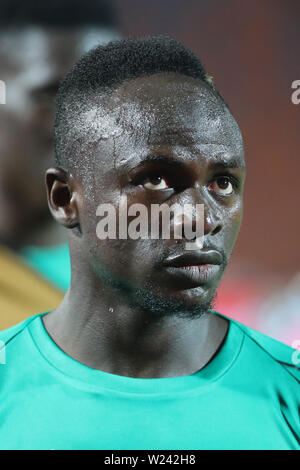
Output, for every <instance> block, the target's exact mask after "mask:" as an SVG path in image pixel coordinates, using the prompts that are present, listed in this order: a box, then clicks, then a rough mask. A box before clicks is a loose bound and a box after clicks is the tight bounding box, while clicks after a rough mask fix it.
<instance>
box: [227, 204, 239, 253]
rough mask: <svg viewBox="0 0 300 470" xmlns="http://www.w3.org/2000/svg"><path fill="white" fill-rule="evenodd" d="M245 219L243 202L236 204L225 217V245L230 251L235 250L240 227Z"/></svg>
mask: <svg viewBox="0 0 300 470" xmlns="http://www.w3.org/2000/svg"><path fill="white" fill-rule="evenodd" d="M242 218H243V203H242V201H241V202H239V203H238V204H236V205H235V206H234V207H233V208H232V209H231V210H230V211H229V213H228V212H226V214H225V215H224V219H223V220H224V226H223V233H224V242H225V243H224V244H225V247H226V248H228V249H229V250H230V251H231V250H232V249H233V246H234V244H235V241H236V239H237V236H238V233H239V230H240V226H241V223H242Z"/></svg>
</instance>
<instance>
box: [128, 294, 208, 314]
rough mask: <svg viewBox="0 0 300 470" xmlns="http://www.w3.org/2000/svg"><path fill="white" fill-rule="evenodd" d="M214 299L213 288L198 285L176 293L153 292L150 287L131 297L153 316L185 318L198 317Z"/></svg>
mask: <svg viewBox="0 0 300 470" xmlns="http://www.w3.org/2000/svg"><path fill="white" fill-rule="evenodd" d="M214 301H215V289H214V290H209V291H208V290H204V289H203V288H199V287H198V288H195V289H189V290H187V291H180V292H176V293H162V292H159V293H155V292H154V291H151V290H150V289H141V290H139V291H137V292H135V295H134V296H133V298H132V302H133V304H134V305H135V306H136V307H139V308H141V309H142V310H144V311H147V312H149V313H151V314H153V315H155V316H159V317H170V316H176V317H185V318H199V317H200V316H202V315H203V314H204V313H207V311H208V310H209V309H211V308H212V307H213V304H214Z"/></svg>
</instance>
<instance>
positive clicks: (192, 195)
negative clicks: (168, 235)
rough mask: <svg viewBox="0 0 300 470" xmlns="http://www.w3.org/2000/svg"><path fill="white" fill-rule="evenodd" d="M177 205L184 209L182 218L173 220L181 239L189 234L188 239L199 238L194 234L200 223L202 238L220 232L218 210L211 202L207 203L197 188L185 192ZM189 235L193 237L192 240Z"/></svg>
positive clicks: (196, 232)
mask: <svg viewBox="0 0 300 470" xmlns="http://www.w3.org/2000/svg"><path fill="white" fill-rule="evenodd" d="M176 202H177V201H176ZM178 203H179V205H180V207H182V208H184V210H183V211H182V213H184V217H182V216H180V214H179V216H178V217H176V218H175V219H174V224H175V225H176V226H177V227H176V231H177V233H180V234H181V235H182V237H183V238H185V237H186V233H189V239H190V240H195V239H196V238H197V236H199V235H196V234H199V227H200V224H201V223H202V234H203V236H204V237H206V236H208V235H210V236H214V235H216V234H217V233H219V232H220V231H221V230H222V221H221V219H220V215H219V212H218V209H217V208H216V207H214V204H213V202H211V201H208V198H207V197H205V195H204V194H203V192H201V191H200V189H199V188H192V189H190V190H189V191H186V194H185V195H184V197H183V198H182V199H181V201H180V202H179V201H178ZM200 231H201V230H200ZM191 233H192V234H193V235H194V236H193V237H192V238H191Z"/></svg>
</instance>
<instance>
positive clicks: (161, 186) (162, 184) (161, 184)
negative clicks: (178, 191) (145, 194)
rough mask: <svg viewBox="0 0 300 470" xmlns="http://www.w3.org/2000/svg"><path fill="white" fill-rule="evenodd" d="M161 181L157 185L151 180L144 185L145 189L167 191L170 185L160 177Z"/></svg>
mask: <svg viewBox="0 0 300 470" xmlns="http://www.w3.org/2000/svg"><path fill="white" fill-rule="evenodd" d="M158 179H160V181H158V182H157V183H153V181H150V179H149V180H148V181H147V182H146V183H144V184H143V186H144V188H146V189H154V190H159V189H167V188H168V185H167V182H166V180H165V179H164V178H161V177H158Z"/></svg>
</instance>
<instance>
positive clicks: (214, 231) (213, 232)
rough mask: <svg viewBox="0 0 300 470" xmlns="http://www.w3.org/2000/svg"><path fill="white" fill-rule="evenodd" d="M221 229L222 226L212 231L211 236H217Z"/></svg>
mask: <svg viewBox="0 0 300 470" xmlns="http://www.w3.org/2000/svg"><path fill="white" fill-rule="evenodd" d="M221 228H222V227H221V225H217V227H216V228H215V229H214V230H213V231H212V233H211V234H212V235H216V234H217V233H219V232H220V230H221Z"/></svg>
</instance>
